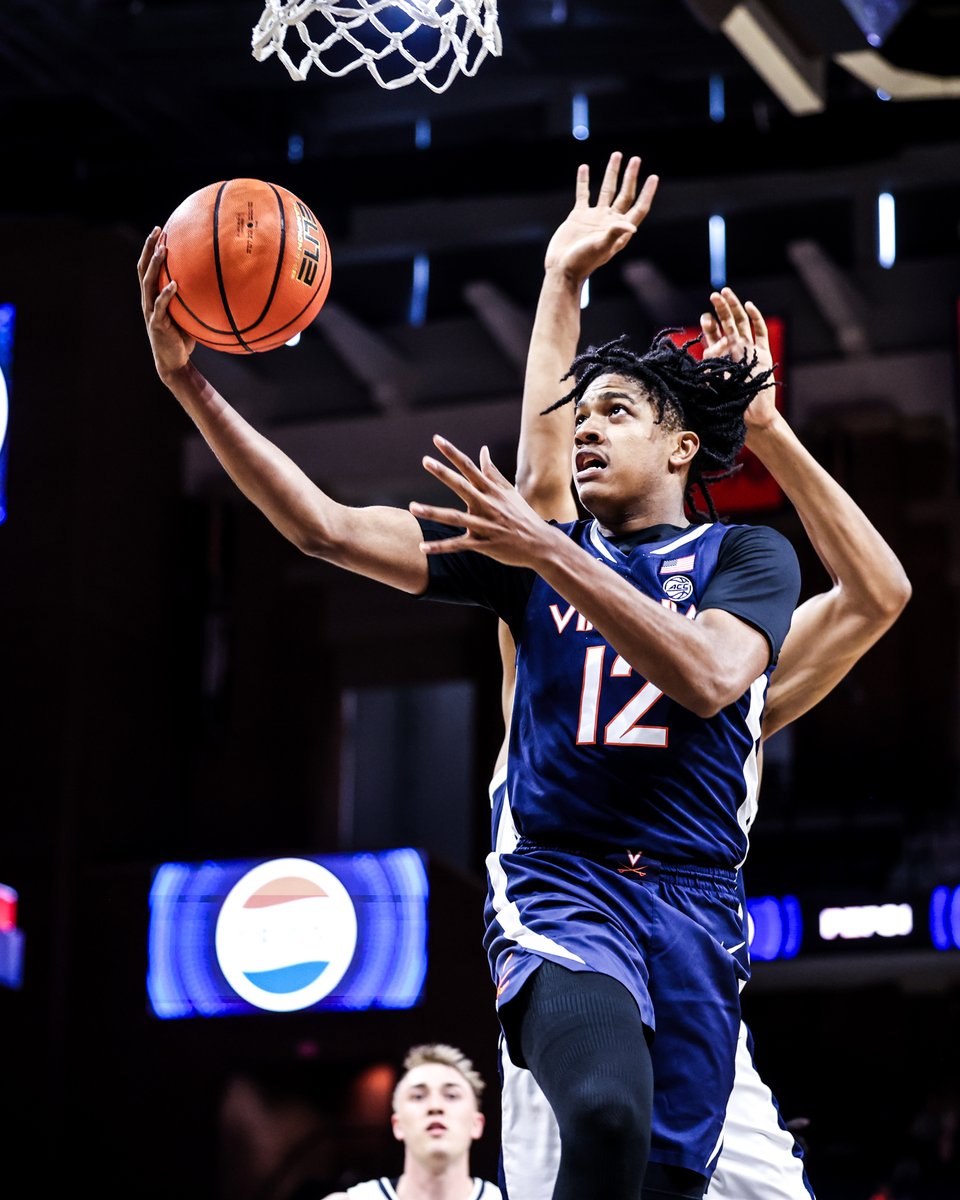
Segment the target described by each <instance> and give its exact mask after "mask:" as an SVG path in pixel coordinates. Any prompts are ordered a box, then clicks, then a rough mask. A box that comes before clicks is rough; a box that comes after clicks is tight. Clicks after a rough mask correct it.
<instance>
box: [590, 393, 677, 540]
mask: <svg viewBox="0 0 960 1200" xmlns="http://www.w3.org/2000/svg"><path fill="white" fill-rule="evenodd" d="M574 420H575V432H574V445H573V478H574V482H575V484H576V487H577V493H578V494H579V496H580V500H581V502H582V503H583V505H584V507H585V508H587V509H588V510H589V511H590V512H591V513H593V515H594V516H595V517H597V518H598V519H599V520H601V521H606V520H609V521H611V522H612V523H615V524H620V523H622V522H623V521H624V520H628V519H629V518H630V516H631V515H632V514H634V513H636V515H637V516H638V517H643V516H652V518H653V519H656V510H657V509H658V508H659V506H660V502H661V499H662V498H670V499H674V500H675V497H676V490H677V482H678V480H679V478H680V477H679V476H678V474H677V471H676V469H675V467H674V465H673V464H674V458H673V457H672V456H674V455H675V452H676V450H677V447H678V444H679V441H680V435H679V434H678V433H677V431H676V430H671V429H669V428H668V423H667V422H665V421H664V422H659V423H658V422H657V411H656V408H655V406H654V404H653V403H652V402H651V400H650V399H649V397H648V395H647V392H646V391H645V390H644V388H643V387H642V386H641V385H640V384H639V383H638V382H637V381H636V380H634V379H628V378H626V377H624V376H622V375H601V376H599V377H598V378H597V379H595V380H594V381H593V383H591V385H590V386H589V387H588V388H587V390H586V391H585V392H584V394H583V396H582V397H581V399H580V400H579V401H578V403H577V407H576V414H575V418H574ZM681 491H682V489H681ZM660 519H664V518H662V517H661V518H660Z"/></svg>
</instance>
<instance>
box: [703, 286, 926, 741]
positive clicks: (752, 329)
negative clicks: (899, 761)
mask: <svg viewBox="0 0 960 1200" xmlns="http://www.w3.org/2000/svg"><path fill="white" fill-rule="evenodd" d="M711 302H712V303H713V306H714V313H706V314H704V316H703V317H702V318H701V327H702V329H703V332H704V338H705V340H706V342H707V343H708V347H714V348H718V347H719V349H720V350H721V351H722V352H725V353H729V352H731V350H733V349H734V347H735V345H737V344H739V345H741V346H743V345H746V346H753V347H755V348H756V351H757V354H758V358H759V364H758V365H761V366H762V365H764V364H769V363H770V362H771V361H772V359H771V356H770V348H769V339H768V336H767V326H766V322H765V321H764V319H763V315H762V314H761V312H760V310H759V309H758V308H757V306H756V305H755V304H753V303H752V302H750V301H747V302H746V304H741V302H740V300H739V298H738V297H737V295H736V293H735V292H733V290H732V289H730V288H724V289H723V291H722V292H719V293H717V292H715V293H714V294H713V295H712V296H711ZM745 420H746V423H747V445H748V446H749V447H750V449H751V450H752V451H753V452H754V454H756V455H757V457H758V458H759V459H760V461H761V462H762V463H763V465H764V466H765V467H766V468H767V470H768V471H770V473H771V474H772V475H773V477H774V478H775V479H776V481H777V483H778V484H779V485H780V487H781V488H782V489H783V491H784V493H785V494H786V495H787V497H788V498H789V499H790V501H791V503H792V504H793V506H794V508H795V509H796V510H797V513H798V515H799V517H800V520H801V521H802V522H803V526H804V529H805V530H806V532H807V536H808V537H809V538H810V541H811V543H812V545H813V547H814V549H815V550H816V552H817V554H818V555H819V557H820V561H821V562H822V563H823V565H824V567H825V568H826V570H827V572H828V574H829V575H830V577H831V579H832V580H833V586H832V587H831V588H830V589H829V590H828V591H825V592H821V593H819V594H817V595H815V596H812V597H810V599H808V600H806V601H804V603H803V604H801V605H800V606H799V608H798V609H797V611H796V613H795V614H794V617H793V621H792V623H791V626H790V631H789V633H788V634H787V637H786V640H785V641H784V644H783V649H782V650H781V653H780V661H779V663H778V665H777V669H776V671H775V672H774V674H773V676H772V677H771V681H770V690H769V694H768V697H767V703H766V708H765V711H764V718H763V735H764V737H769V736H770V735H771V734H773V733H775V732H776V731H777V730H778V729H782V728H783V727H784V726H785V725H788V724H789V723H790V722H791V721H793V720H796V718H797V717H799V716H802V715H803V713H805V712H807V711H808V709H810V708H812V707H813V706H814V705H815V704H816V703H817V701H818V700H820V699H822V697H824V696H825V695H826V694H827V693H828V692H830V691H831V690H832V689H833V688H834V687H835V686H836V685H837V683H839V681H840V680H841V679H842V678H843V677H844V676H845V675H846V674H847V672H848V671H849V670H850V668H851V667H852V666H853V665H854V663H856V662H857V660H858V659H860V658H862V656H863V655H864V654H865V653H866V652H867V650H869V649H870V647H871V646H872V645H874V643H876V642H877V641H878V640H879V638H880V637H882V636H883V634H884V633H885V632H886V631H887V630H888V629H889V628H890V626H891V625H892V624H893V623H894V621H895V620H896V619H897V617H898V616H899V615H900V613H901V612H902V611H903V609H904V607H905V605H906V604H907V601H908V600H909V599H910V594H911V585H910V581H909V579H908V578H907V575H906V572H905V571H904V569H903V567H902V565H901V564H900V561H899V560H898V559H897V557H896V555H895V554H894V553H893V551H892V550H891V548H890V546H889V545H888V544H887V543H886V541H884V539H883V537H882V536H881V535H880V533H879V532H878V531H877V529H876V528H875V527H874V526H873V525H872V524H871V522H870V521H869V520H868V518H867V516H866V515H865V514H864V512H863V511H862V509H861V508H860V507H859V506H858V505H857V504H856V503H855V502H854V501H853V500H852V499H851V497H850V496H849V495H848V494H847V493H846V492H845V491H844V489H843V488H842V487H841V486H840V485H839V484H838V483H837V482H836V480H835V479H833V478H832V477H831V476H830V475H829V474H828V472H827V471H825V470H824V469H823V467H822V466H821V465H820V464H819V463H818V462H817V461H816V459H815V458H814V457H813V455H812V454H810V452H809V451H808V450H807V449H806V447H805V446H804V445H803V444H802V442H800V440H799V439H798V438H797V436H796V434H795V433H794V432H793V430H792V429H791V428H790V426H789V424H788V423H787V421H786V419H785V418H784V416H783V414H782V413H781V412H780V411H779V409H778V408H777V406H776V403H775V393H774V389H773V388H772V387H771V388H768V389H766V390H765V391H764V392H761V393H760V394H759V395H758V396H757V398H756V399H755V400H754V401H753V402H752V404H751V405H750V407H749V408H748V409H747V411H746V414H745Z"/></svg>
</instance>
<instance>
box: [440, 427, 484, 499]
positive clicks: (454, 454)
mask: <svg viewBox="0 0 960 1200" xmlns="http://www.w3.org/2000/svg"><path fill="white" fill-rule="evenodd" d="M433 444H434V445H435V446H436V448H437V449H438V450H439V451H440V453H441V454H442V455H443V456H444V458H446V459H448V460H449V461H450V462H452V463H453V465H454V466H455V467H456V468H457V470H458V471H459V472H460V474H461V475H463V476H464V478H465V479H468V480H469V481H470V482H471V483H472V484H474V485H475V486H476V487H482V486H483V472H482V471H481V470H480V468H479V467H478V466H477V464H476V463H475V462H474V461H473V459H472V458H471V457H470V455H469V454H464V452H463V451H462V450H460V449H458V448H457V447H456V446H455V445H454V444H453V442H448V441H447V439H446V438H445V437H442V436H441V435H440V434H439V433H435V434H434V435H433Z"/></svg>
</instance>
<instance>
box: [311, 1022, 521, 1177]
mask: <svg viewBox="0 0 960 1200" xmlns="http://www.w3.org/2000/svg"><path fill="white" fill-rule="evenodd" d="M403 1072H404V1073H403V1075H402V1076H401V1078H400V1080H399V1081H398V1083H397V1086H396V1087H395V1088H394V1091H393V1115H392V1116H391V1118H390V1124H391V1126H392V1128H393V1136H394V1137H395V1138H396V1139H397V1141H398V1142H402V1143H403V1172H402V1173H401V1174H400V1175H399V1176H398V1177H397V1178H396V1179H389V1178H387V1177H383V1178H381V1179H367V1180H365V1181H364V1182H363V1183H357V1184H354V1186H353V1187H350V1188H347V1190H346V1191H345V1192H333V1193H331V1194H330V1195H329V1196H327V1197H326V1200H384V1197H386V1198H387V1200H500V1189H499V1188H498V1187H497V1186H496V1184H493V1183H488V1182H487V1181H486V1180H484V1179H477V1178H475V1177H474V1176H473V1175H471V1174H470V1149H471V1147H472V1146H473V1143H474V1142H475V1141H476V1140H477V1139H478V1138H479V1137H480V1135H481V1134H482V1133H483V1126H484V1116H483V1113H482V1112H481V1111H480V1102H481V1099H482V1097H483V1090H484V1087H485V1084H484V1081H483V1079H482V1078H481V1076H480V1074H479V1072H478V1071H477V1070H476V1069H475V1068H474V1065H473V1063H472V1062H471V1061H470V1059H469V1058H467V1056H466V1055H465V1054H464V1053H463V1052H462V1051H461V1050H458V1049H457V1048H456V1047H455V1046H448V1045H446V1044H445V1043H443V1042H433V1043H430V1044H427V1045H422V1046H414V1047H413V1048H412V1049H411V1050H410V1051H409V1053H408V1054H407V1056H406V1058H405V1059H404V1060H403Z"/></svg>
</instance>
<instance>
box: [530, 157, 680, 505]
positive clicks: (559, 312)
mask: <svg viewBox="0 0 960 1200" xmlns="http://www.w3.org/2000/svg"><path fill="white" fill-rule="evenodd" d="M622 163H623V155H622V154H621V153H620V151H614V153H613V154H611V155H610V158H609V160H608V161H607V166H606V170H605V171H604V175H603V180H602V182H601V184H600V189H599V191H598V193H597V201H596V204H591V203H590V168H589V167H588V166H587V165H585V164H583V165H581V166H580V167H579V168H578V170H577V183H576V194H575V200H574V205H573V208H572V209H571V210H570V212H569V213H568V214H567V216H566V217H565V218H564V220H563V221H562V222H561V223H560V225H559V226H558V227H557V229H556V231H555V232H554V234H553V237H552V238H551V239H550V242H549V244H548V245H547V250H546V254H545V256H544V264H543V283H542V285H541V288H540V297H539V300H538V303H537V312H536V316H535V318H534V323H533V331H532V333H531V335H530V346H529V348H528V350H527V365H526V373H525V376H524V384H523V403H522V407H521V414H520V440H519V443H518V446H517V487H518V488H519V489H520V493H521V495H522V496H523V497H524V499H525V500H527V501H528V503H530V504H531V505H532V506H533V508H534V509H536V511H537V512H538V513H540V515H541V516H543V517H546V518H547V519H548V520H557V521H572V520H574V518H575V517H576V515H577V506H576V502H575V501H574V498H573V490H572V471H571V452H572V446H573V410H572V407H568V406H564V407H563V408H560V409H557V410H556V411H554V412H551V413H545V411H544V410H545V409H547V408H549V407H550V406H551V405H552V404H554V403H555V402H556V401H557V400H559V398H560V397H561V395H563V393H564V391H565V390H566V388H565V387H564V384H563V380H564V378H565V376H566V374H567V372H568V371H569V370H570V364H571V363H572V362H573V359H574V356H575V355H576V353H577V346H578V343H579V340H580V293H581V291H582V289H583V284H584V282H585V281H586V280H587V279H588V278H589V276H590V275H592V274H593V272H594V271H596V270H597V269H598V268H599V267H602V266H603V265H604V264H605V263H608V262H609V261H610V259H611V258H613V257H614V255H616V254H618V253H619V252H620V251H621V250H622V249H623V248H624V247H625V246H626V245H627V243H628V242H629V241H630V239H631V238H632V237H633V235H634V234H635V233H636V231H637V229H638V227H639V226H640V224H641V223H642V222H643V220H644V218H645V217H646V216H647V214H648V213H649V211H650V206H651V204H652V203H653V198H654V195H655V194H656V190H657V184H658V182H659V179H658V177H657V176H656V175H650V176H648V178H647V179H646V180H645V181H644V184H643V187H642V188H641V189H640V192H639V194H638V192H637V185H638V183H639V177H640V159H639V158H638V157H637V156H634V157H632V158H630V159H629V160H628V161H627V165H626V167H625V168H624V170H623V178H622V180H621V178H620V168H621V165H622Z"/></svg>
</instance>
